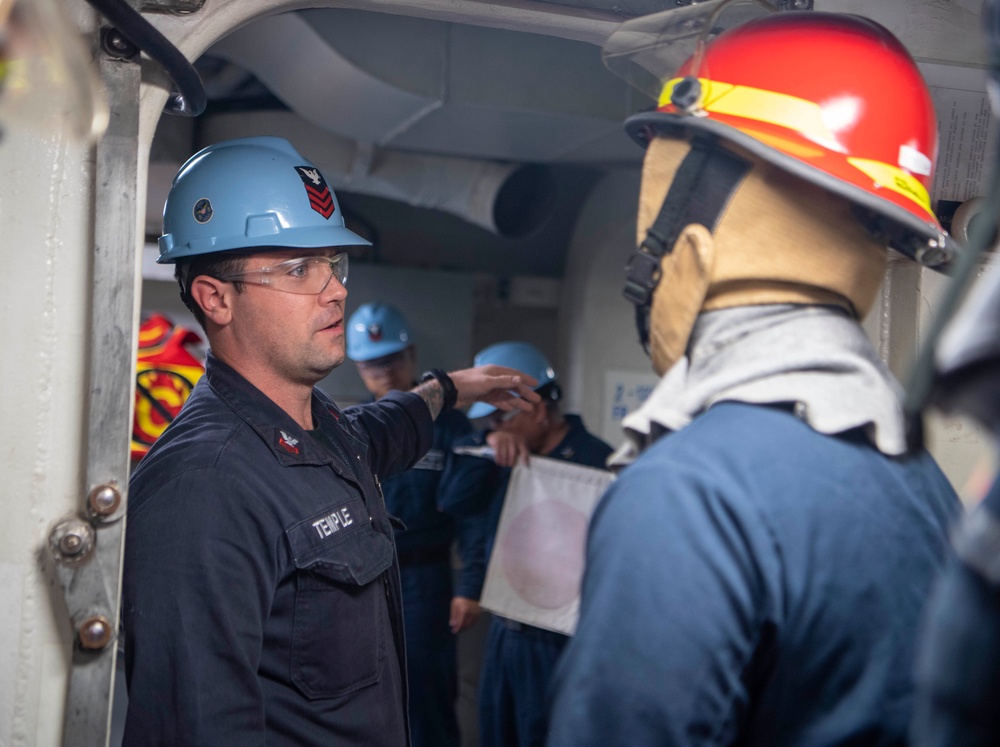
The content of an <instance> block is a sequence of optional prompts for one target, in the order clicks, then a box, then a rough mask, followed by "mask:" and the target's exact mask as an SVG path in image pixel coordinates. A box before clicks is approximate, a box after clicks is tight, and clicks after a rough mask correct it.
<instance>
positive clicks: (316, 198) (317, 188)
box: [295, 166, 334, 219]
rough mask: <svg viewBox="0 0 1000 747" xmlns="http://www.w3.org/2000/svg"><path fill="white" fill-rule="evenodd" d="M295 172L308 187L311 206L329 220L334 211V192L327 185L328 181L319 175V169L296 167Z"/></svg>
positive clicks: (307, 192)
mask: <svg viewBox="0 0 1000 747" xmlns="http://www.w3.org/2000/svg"><path fill="white" fill-rule="evenodd" d="M295 171H296V172H297V173H298V175H299V178H300V179H302V183H303V184H304V185H305V187H306V194H307V195H309V206H310V207H311V208H312V209H313V210H315V211H316V212H317V213H319V214H320V215H322V216H323V217H324V218H326V219H329V218H330V216H331V215H333V211H334V207H333V192H331V191H330V188H329V187H328V186H327V185H326V179H324V178H323V175H322V174H321V173H319V169H317V168H310V167H308V166H296V167H295Z"/></svg>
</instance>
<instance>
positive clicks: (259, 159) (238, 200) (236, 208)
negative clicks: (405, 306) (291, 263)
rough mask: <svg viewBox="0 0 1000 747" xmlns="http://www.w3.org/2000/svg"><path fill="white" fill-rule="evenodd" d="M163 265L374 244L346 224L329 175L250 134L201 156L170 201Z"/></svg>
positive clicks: (180, 177) (283, 145) (280, 144)
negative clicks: (244, 253) (257, 251)
mask: <svg viewBox="0 0 1000 747" xmlns="http://www.w3.org/2000/svg"><path fill="white" fill-rule="evenodd" d="M159 244H160V256H159V257H158V258H157V260H156V261H157V262H159V263H161V264H170V263H173V262H176V261H177V260H179V259H186V258H188V257H193V256H196V255H199V254H212V253H214V252H225V251H230V250H233V249H254V248H258V247H259V248H266V247H276V248H284V247H289V248H302V249H321V248H324V247H328V246H360V245H368V244H370V242H368V241H365V240H364V239H363V238H361V237H360V236H358V235H357V234H355V233H353V232H352V231H349V230H348V229H347V228H346V227H345V226H344V214H343V213H342V212H341V211H340V205H339V204H338V202H337V197H336V196H335V195H334V194H333V190H332V189H330V187H329V186H328V185H327V183H326V180H325V179H324V178H323V175H322V174H321V173H320V172H319V169H318V168H316V167H315V166H314V165H313V164H312V163H310V162H309V161H307V160H306V159H305V158H303V157H302V156H301V155H299V153H298V151H296V150H295V148H293V147H292V144H291V143H289V142H288V141H287V140H285V139H284V138H280V137H247V138H239V139H237V140H227V141H224V142H221V143H216V144H215V145H210V146H208V147H207V148H204V149H202V150H200V151H198V152H197V153H195V154H194V155H193V156H191V158H189V159H188V160H187V162H186V163H185V164H184V165H183V166H181V169H180V171H178V172H177V176H175V177H174V181H173V184H172V185H171V187H170V193H169V194H168V195H167V201H166V203H165V204H164V206H163V235H162V236H161V237H160V241H159Z"/></svg>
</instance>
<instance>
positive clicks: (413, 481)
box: [382, 410, 486, 747]
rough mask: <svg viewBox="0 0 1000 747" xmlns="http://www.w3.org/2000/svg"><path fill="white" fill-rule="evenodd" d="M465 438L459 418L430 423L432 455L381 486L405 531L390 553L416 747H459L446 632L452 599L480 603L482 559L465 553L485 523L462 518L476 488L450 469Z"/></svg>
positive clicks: (454, 673) (453, 667)
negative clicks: (457, 561) (455, 559)
mask: <svg viewBox="0 0 1000 747" xmlns="http://www.w3.org/2000/svg"><path fill="white" fill-rule="evenodd" d="M471 432H472V426H471V425H470V424H469V421H468V419H467V418H466V417H465V415H463V414H462V413H461V412H459V411H457V410H449V411H448V412H445V413H442V414H441V415H440V416H439V417H438V418H437V420H436V421H435V422H434V442H433V444H432V445H431V448H430V450H429V451H428V452H427V453H426V454H425V455H424V456H423V458H422V459H420V461H418V462H417V463H416V464H415V465H413V467H412V469H408V470H407V471H406V472H403V473H402V474H400V475H397V476H396V477H393V478H391V479H388V480H384V481H383V482H382V490H383V491H384V493H385V503H386V506H387V507H388V509H389V513H390V514H391V515H393V516H394V517H395V518H398V519H400V521H401V522H402V523H403V525H405V527H406V529H405V530H401V529H399V528H398V527H397V531H396V550H397V553H398V555H399V575H400V581H401V582H402V590H403V623H404V628H405V631H406V666H407V672H406V673H407V682H408V684H409V693H410V704H409V713H410V733H411V736H412V740H413V746H414V747H457V745H458V743H459V734H458V721H457V718H456V714H455V699H456V697H457V695H458V668H457V662H456V653H455V652H456V647H455V636H454V635H453V634H452V632H451V630H450V628H449V626H448V618H449V613H450V609H451V599H452V597H453V596H463V597H467V598H469V599H479V592H480V591H481V590H482V586H483V577H484V575H485V574H486V563H485V560H484V558H483V556H482V553H481V552H472V551H471V549H472V548H474V547H475V543H476V542H477V540H478V537H479V536H480V534H481V532H482V529H481V525H482V522H483V520H484V518H485V517H484V516H483V515H482V514H479V515H477V514H475V513H474V512H473V513H469V512H468V507H469V503H468V501H469V500H470V498H471V499H472V500H476V499H478V495H477V493H478V488H479V486H478V485H468V484H466V483H463V481H462V479H461V475H458V474H456V471H455V469H454V468H453V463H454V461H455V455H454V454H453V453H452V446H453V445H454V443H455V441H456V440H457V439H459V438H462V437H465V436H468V434H470V433H471ZM470 489H471V496H470ZM453 539H457V541H458V551H459V557H460V558H461V561H462V569H461V571H460V572H459V576H458V581H457V584H456V585H455V588H454V589H453V588H452V569H451V543H452V540H453Z"/></svg>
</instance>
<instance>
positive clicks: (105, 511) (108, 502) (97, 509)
mask: <svg viewBox="0 0 1000 747" xmlns="http://www.w3.org/2000/svg"><path fill="white" fill-rule="evenodd" d="M121 502H122V497H121V494H120V493H119V492H118V491H117V490H116V489H115V488H114V487H112V486H111V485H98V486H97V487H96V488H94V489H93V490H91V491H90V495H89V496H87V505H88V506H90V510H91V511H93V512H94V513H95V514H97V515H98V516H109V515H111V514H113V513H114V512H115V511H117V510H118V506H120V505H121Z"/></svg>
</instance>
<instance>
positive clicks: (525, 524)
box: [500, 500, 587, 610]
mask: <svg viewBox="0 0 1000 747" xmlns="http://www.w3.org/2000/svg"><path fill="white" fill-rule="evenodd" d="M586 539H587V517H586V515H585V514H584V513H583V512H582V511H579V510H578V509H576V508H574V507H573V506H570V505H569V504H568V503H563V502H562V501H554V500H549V501H540V502H539V503H534V504H532V505H531V506H528V507H527V508H526V509H524V510H523V511H521V512H520V513H518V515H517V516H515V517H514V519H513V521H511V522H510V525H509V526H508V528H507V532H506V533H505V534H504V536H503V537H502V538H501V540H500V563H501V566H502V567H503V571H504V574H505V575H506V576H507V583H508V584H509V585H510V587H511V588H512V589H513V590H514V591H515V592H516V593H517V595H518V596H520V597H521V598H522V599H524V600H525V601H526V602H528V603H529V604H533V605H534V606H536V607H541V608H542V609H546V610H554V609H559V608H560V607H565V606H566V605H567V604H569V603H570V602H572V601H573V600H574V599H575V598H576V596H577V594H578V593H579V590H580V580H581V579H582V578H583V549H584V543H585V542H586Z"/></svg>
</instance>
